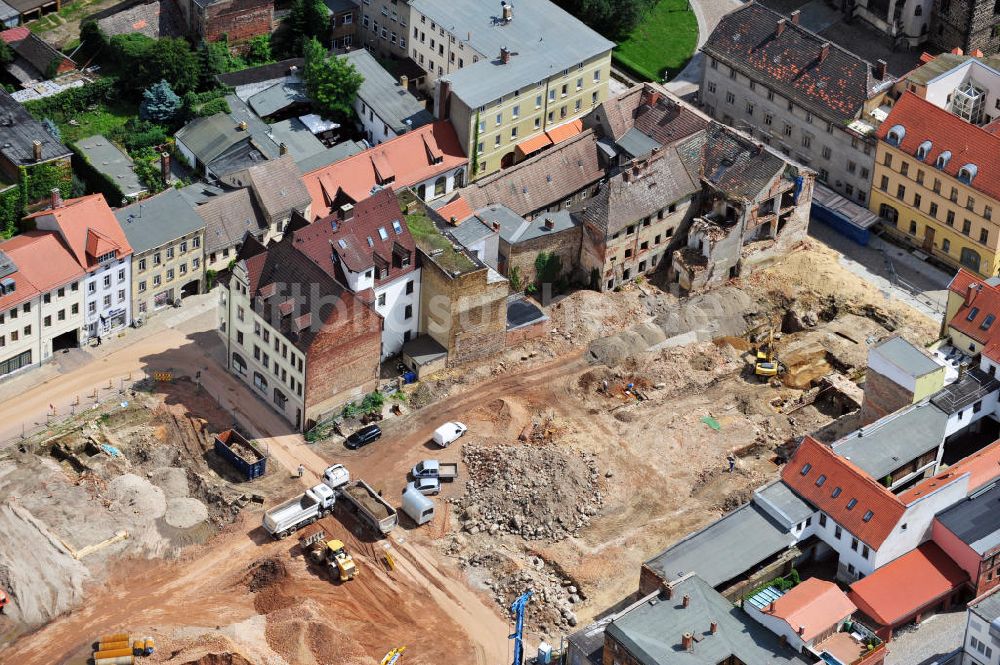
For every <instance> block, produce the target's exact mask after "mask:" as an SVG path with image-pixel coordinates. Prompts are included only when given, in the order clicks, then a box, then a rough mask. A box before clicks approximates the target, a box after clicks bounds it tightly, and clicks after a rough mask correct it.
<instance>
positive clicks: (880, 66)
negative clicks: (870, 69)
mask: <svg viewBox="0 0 1000 665" xmlns="http://www.w3.org/2000/svg"><path fill="white" fill-rule="evenodd" d="M886 66H887V65H886V62H885V60H876V61H875V78H877V79H878V80H879V81H884V80H885V74H886Z"/></svg>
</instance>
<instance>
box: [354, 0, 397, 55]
mask: <svg viewBox="0 0 1000 665" xmlns="http://www.w3.org/2000/svg"><path fill="white" fill-rule="evenodd" d="M359 2H360V4H361V26H360V27H359V28H358V29H357V34H356V35H355V39H356V40H359V41H360V42H361V43H362V44H364V47H365V48H366V49H368V50H369V51H371V52H372V53H374V54H375V55H376V56H377V57H379V58H383V59H387V58H388V59H393V60H403V59H405V58H406V57H407V56H408V55H409V50H408V48H407V39H408V35H409V29H410V3H409V2H408V1H407V0H359Z"/></svg>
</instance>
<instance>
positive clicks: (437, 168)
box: [303, 120, 469, 219]
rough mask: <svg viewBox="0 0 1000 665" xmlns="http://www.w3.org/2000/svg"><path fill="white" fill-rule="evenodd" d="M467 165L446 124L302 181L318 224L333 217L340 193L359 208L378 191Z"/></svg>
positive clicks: (406, 136) (393, 141)
mask: <svg viewBox="0 0 1000 665" xmlns="http://www.w3.org/2000/svg"><path fill="white" fill-rule="evenodd" d="M436 157H439V160H438V161H437V163H435V158H436ZM468 161H469V160H468V159H467V158H466V157H465V154H464V153H463V152H462V147H461V145H460V144H459V142H458V136H457V135H456V134H455V130H454V129H453V128H452V126H451V123H450V122H448V121H445V120H441V121H438V122H434V123H431V124H429V125H424V126H423V127H419V128H417V129H414V130H413V131H412V132H407V133H406V134H403V135H402V136H398V137H396V138H394V139H391V140H389V141H386V142H385V143H381V144H379V145H377V146H375V147H374V148H371V149H369V150H365V151H364V152H361V153H358V154H357V155H353V156H351V157H348V158H347V159H344V160H341V161H339V162H336V163H334V164H331V165H329V166H325V167H323V168H321V169H317V170H316V171H312V172H310V173H307V174H306V175H305V176H304V177H303V181H304V182H305V185H306V189H307V190H309V196H310V197H311V198H312V216H313V219H318V218H320V217H326V216H327V215H329V214H330V207H331V205H330V204H331V203H332V202H333V200H334V199H335V198H336V197H337V192H338V191H341V192H343V194H345V195H346V196H348V197H350V198H351V199H353V200H354V202H358V201H363V200H364V199H366V198H368V197H369V196H371V193H372V188H374V187H375V186H376V185H389V184H391V185H392V186H393V187H395V188H397V189H398V188H401V187H409V186H411V185H416V184H418V183H421V182H423V181H425V180H429V179H432V178H435V177H437V176H438V175H440V174H442V173H445V172H447V171H450V170H452V169H454V168H457V167H459V166H462V165H463V164H466V163H467V162H468ZM390 178H391V179H392V180H391V182H387V180H389V179H390Z"/></svg>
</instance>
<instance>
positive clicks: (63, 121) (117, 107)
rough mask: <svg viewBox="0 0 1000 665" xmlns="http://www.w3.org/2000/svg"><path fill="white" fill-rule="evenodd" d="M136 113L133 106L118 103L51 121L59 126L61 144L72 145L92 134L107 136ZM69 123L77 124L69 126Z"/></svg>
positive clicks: (136, 110)
mask: <svg viewBox="0 0 1000 665" xmlns="http://www.w3.org/2000/svg"><path fill="white" fill-rule="evenodd" d="M138 113H139V110H138V109H137V108H136V107H135V105H133V104H129V103H126V102H120V101H119V102H112V103H108V104H106V105H101V106H99V107H98V108H96V109H94V110H93V111H83V112H82V113H76V114H73V115H72V116H71V117H66V118H63V117H56V118H53V120H54V121H55V123H56V124H57V125H59V131H60V132H62V140H63V143H73V142H75V141H79V140H80V139H83V138H87V137H88V136H93V135H94V134H103V135H104V136H109V135H110V134H111V132H112V131H113V130H115V129H118V128H119V127H121V126H122V125H124V124H125V123H126V122H128V119H129V118H131V117H133V116H135V115H138ZM70 121H75V123H77V124H71V122H70Z"/></svg>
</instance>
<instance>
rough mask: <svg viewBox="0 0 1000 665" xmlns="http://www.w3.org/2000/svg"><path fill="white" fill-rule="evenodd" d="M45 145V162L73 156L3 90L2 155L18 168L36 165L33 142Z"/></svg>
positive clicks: (0, 93) (0, 118)
mask: <svg viewBox="0 0 1000 665" xmlns="http://www.w3.org/2000/svg"><path fill="white" fill-rule="evenodd" d="M36 140H37V141H41V143H42V161H43V162H47V161H50V160H53V159H58V158H60V157H69V156H70V155H72V154H73V153H71V152H70V150H69V148H67V147H66V146H64V145H63V144H62V143H60V142H59V141H57V140H56V139H55V138H54V137H53V136H52V135H51V134H49V133H48V131H46V129H45V127H43V126H42V124H41V123H40V122H38V121H37V120H35V119H34V118H33V117H31V115H30V114H29V113H28V111H27V110H26V109H25V108H24V107H23V106H21V104H20V103H18V101H17V100H15V99H14V98H13V97H11V96H10V94H9V93H8V92H7V91H6V90H3V89H0V155H3V157H4V159H6V160H7V161H9V162H11V163H12V164H14V165H15V166H30V165H31V164H34V163H35V153H34V146H33V145H32V142H33V141H36Z"/></svg>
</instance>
